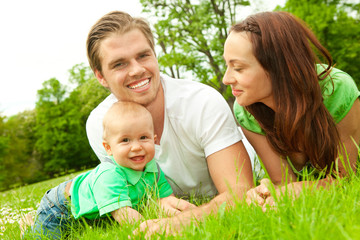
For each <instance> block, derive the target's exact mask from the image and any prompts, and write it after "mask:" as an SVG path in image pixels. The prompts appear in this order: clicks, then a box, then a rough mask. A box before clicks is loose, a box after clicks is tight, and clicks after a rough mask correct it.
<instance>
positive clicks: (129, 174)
mask: <svg viewBox="0 0 360 240" xmlns="http://www.w3.org/2000/svg"><path fill="white" fill-rule="evenodd" d="M110 159H111V160H112V161H113V162H114V163H115V165H116V166H117V167H118V168H120V169H121V170H122V171H123V172H124V173H125V175H126V179H127V180H128V182H129V183H130V184H131V185H135V184H136V183H138V182H139V180H140V178H141V177H142V176H143V175H145V174H146V173H151V172H154V173H156V172H157V171H158V168H157V166H156V162H155V159H153V160H151V161H150V162H148V163H147V164H146V165H145V169H144V171H136V170H133V169H131V168H127V167H123V166H120V165H119V164H118V163H117V162H116V161H115V159H114V157H113V156H110Z"/></svg>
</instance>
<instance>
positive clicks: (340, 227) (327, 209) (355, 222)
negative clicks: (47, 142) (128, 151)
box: [0, 173, 360, 240]
mask: <svg viewBox="0 0 360 240" xmlns="http://www.w3.org/2000/svg"><path fill="white" fill-rule="evenodd" d="M76 174H78V173H74V174H71V175H68V176H64V177H60V178H56V179H53V180H49V181H44V182H41V183H36V184H33V185H29V186H25V187H21V188H18V189H14V190H10V191H7V192H2V193H0V196H1V198H0V204H1V205H0V206H1V212H0V214H1V215H0V221H1V222H0V227H1V231H0V234H1V235H0V239H19V238H20V237H19V236H20V229H19V226H18V223H17V220H18V218H19V216H20V214H21V213H27V212H31V211H32V212H34V210H32V209H36V207H37V204H38V202H39V201H40V199H41V197H42V196H43V194H44V192H45V191H46V190H48V189H49V188H51V187H53V186H56V185H57V184H59V183H61V182H63V181H65V180H67V179H71V178H72V177H74V176H75V175H76ZM339 181H340V184H339V185H337V186H332V187H330V189H328V190H317V191H313V192H310V191H304V193H303V194H302V195H301V196H300V197H299V198H298V199H296V200H294V201H293V200H291V199H289V198H286V197H284V198H282V199H281V200H280V201H279V202H278V206H277V210H269V211H267V212H263V211H262V210H261V208H260V207H258V206H253V205H252V206H247V205H246V204H245V203H244V201H242V200H241V201H239V202H238V203H237V204H236V206H235V207H233V208H230V209H226V210H225V208H221V209H220V210H219V211H218V213H217V214H214V215H211V216H208V217H206V218H205V219H204V220H203V221H201V222H199V223H197V224H195V223H194V224H192V225H190V226H187V227H186V228H184V229H183V231H182V232H181V233H180V234H179V235H177V236H168V237H165V236H162V235H156V236H157V237H154V238H155V239H156V238H158V239H218V240H220V239H274V240H275V239H276V240H278V239H284V240H285V239H291V240H297V239H299V240H300V239H360V187H359V186H360V179H359V177H358V176H353V177H352V179H351V180H339ZM6 209H7V210H8V211H7V212H6ZM143 214H144V216H145V218H157V217H158V210H157V208H156V206H155V205H154V204H151V203H150V204H149V206H147V207H146V208H144V211H143ZM138 226H139V223H135V224H125V225H123V226H121V227H120V225H118V224H117V223H115V222H113V221H111V220H104V221H97V222H93V223H89V224H78V225H76V227H74V228H73V229H72V231H71V233H70V236H69V237H68V239H128V236H130V238H131V239H142V238H143V237H142V236H140V235H137V236H136V235H133V234H132V231H133V230H135V229H136V228H137V227H138Z"/></svg>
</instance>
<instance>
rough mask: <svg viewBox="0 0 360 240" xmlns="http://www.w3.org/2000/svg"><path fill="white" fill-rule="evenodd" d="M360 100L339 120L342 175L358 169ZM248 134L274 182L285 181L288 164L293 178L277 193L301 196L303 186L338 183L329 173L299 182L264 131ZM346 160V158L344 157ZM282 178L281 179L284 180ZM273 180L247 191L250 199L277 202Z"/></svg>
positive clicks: (264, 203) (277, 188)
mask: <svg viewBox="0 0 360 240" xmlns="http://www.w3.org/2000/svg"><path fill="white" fill-rule="evenodd" d="M359 119H360V101H359V100H358V99H357V100H356V101H355V103H354V104H353V106H352V108H351V110H350V111H349V113H348V114H347V115H346V116H345V118H344V119H342V120H341V121H340V122H339V123H338V124H337V128H338V132H339V134H340V140H341V142H342V144H343V148H342V156H346V157H345V158H343V157H342V156H341V157H340V158H339V159H340V160H338V166H339V172H340V175H341V176H345V175H347V174H348V172H349V170H350V169H351V170H350V171H355V170H356V169H355V167H356V161H357V159H358V155H359V153H358V145H359V142H360V121H359ZM243 132H244V133H245V135H246V137H247V138H248V140H249V141H250V143H251V144H252V145H253V147H254V149H255V151H256V152H257V153H258V154H259V156H260V158H261V159H262V161H263V163H264V165H265V167H266V169H267V171H268V173H269V176H270V178H271V180H272V181H273V183H274V184H277V185H279V184H280V183H285V181H283V177H282V176H284V173H285V172H284V171H283V169H285V168H286V167H287V168H288V169H289V170H288V171H287V174H288V176H289V177H291V178H289V179H291V180H293V182H290V183H288V184H286V185H282V186H281V184H280V186H278V187H277V186H275V192H276V195H278V196H280V195H282V194H285V193H288V194H291V195H292V196H293V197H298V196H299V195H300V193H301V192H302V190H303V188H305V187H306V188H315V189H318V188H327V187H328V186H329V185H330V184H332V183H334V182H335V181H334V178H332V177H330V176H328V177H326V178H324V179H321V180H319V181H301V182H296V177H295V174H294V173H293V172H292V171H291V169H290V168H289V166H288V163H287V162H285V161H281V160H277V159H279V156H278V155H277V154H276V153H275V152H274V151H273V150H272V149H271V148H270V145H269V144H268V142H267V141H266V138H265V137H264V136H262V135H259V134H255V133H252V132H249V131H247V130H243ZM344 160H345V161H344ZM280 179H281V180H280ZM269 185H270V182H269V181H267V180H265V181H262V182H261V184H260V185H259V186H257V187H256V188H253V189H251V190H249V191H248V193H247V202H248V203H249V204H250V203H252V202H255V203H258V204H260V205H266V204H268V205H270V206H271V205H273V204H274V197H273V196H271V194H270V190H269V188H270V187H269Z"/></svg>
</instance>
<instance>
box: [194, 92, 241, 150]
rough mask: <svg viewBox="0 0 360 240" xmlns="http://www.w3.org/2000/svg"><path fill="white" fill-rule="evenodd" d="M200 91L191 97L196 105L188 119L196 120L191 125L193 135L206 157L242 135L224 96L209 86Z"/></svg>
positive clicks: (229, 144)
mask: <svg viewBox="0 0 360 240" xmlns="http://www.w3.org/2000/svg"><path fill="white" fill-rule="evenodd" d="M202 91H203V92H202V94H199V95H198V96H197V98H198V99H193V101H194V104H196V105H197V107H195V108H193V109H192V112H189V114H191V116H192V118H191V117H189V119H190V120H191V121H195V122H196V124H194V125H193V127H195V129H194V132H195V136H196V137H197V139H199V140H200V145H201V146H200V147H201V148H203V149H204V152H205V156H206V157H208V156H209V155H211V154H213V153H215V152H217V151H220V150H222V149H224V148H227V147H229V146H231V145H233V144H235V143H237V142H239V141H240V140H241V139H242V138H243V136H242V135H241V133H240V131H239V130H238V127H237V125H236V122H235V119H234V116H233V114H232V112H231V109H230V107H229V105H228V104H227V102H226V101H225V99H224V97H223V96H222V95H221V94H220V93H219V92H217V91H216V90H215V89H212V88H210V87H209V88H205V89H203V90H202ZM200 98H202V99H200Z"/></svg>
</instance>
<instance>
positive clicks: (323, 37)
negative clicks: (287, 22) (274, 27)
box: [278, 0, 360, 87]
mask: <svg viewBox="0 0 360 240" xmlns="http://www.w3.org/2000/svg"><path fill="white" fill-rule="evenodd" d="M278 10H283V11H287V12H291V13H293V14H294V15H296V16H297V17H299V18H301V19H302V20H304V21H305V22H306V23H307V25H308V26H309V27H310V28H311V29H312V31H313V32H314V33H315V35H316V36H317V37H318V39H319V40H320V42H321V43H322V44H323V45H324V47H326V48H327V49H328V50H329V52H330V53H331V55H332V57H333V59H334V62H335V63H336V67H337V68H340V69H341V70H343V71H345V72H347V73H349V74H350V75H351V76H352V77H353V78H354V80H355V82H356V83H357V86H358V87H360V64H358V62H359V58H360V27H359V24H360V11H359V10H360V4H359V3H357V4H355V3H352V2H351V1H346V0H302V1H298V0H288V1H287V2H286V4H285V6H284V7H283V8H279V9H278Z"/></svg>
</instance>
